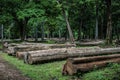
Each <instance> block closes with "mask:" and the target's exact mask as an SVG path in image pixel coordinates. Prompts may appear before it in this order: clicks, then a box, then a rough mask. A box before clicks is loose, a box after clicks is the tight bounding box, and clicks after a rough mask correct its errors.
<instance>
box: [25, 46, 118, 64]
mask: <svg viewBox="0 0 120 80" xmlns="http://www.w3.org/2000/svg"><path fill="white" fill-rule="evenodd" d="M116 52H120V47H118V48H106V49H101V48H88V49H80V48H62V49H49V50H40V51H30V52H26V53H23V54H24V56H25V57H24V61H25V63H28V64H35V63H43V62H49V61H54V60H63V59H67V58H72V57H82V56H92V55H100V54H110V53H116Z"/></svg>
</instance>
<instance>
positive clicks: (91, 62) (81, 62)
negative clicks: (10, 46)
mask: <svg viewBox="0 0 120 80" xmlns="http://www.w3.org/2000/svg"><path fill="white" fill-rule="evenodd" d="M109 62H117V63H120V54H113V55H104V56H93V57H82V58H71V59H68V60H67V62H66V63H65V65H64V66H63V70H62V74H63V75H73V74H75V73H77V72H85V71H90V70H92V69H94V68H101V67H104V66H106V65H107V63H109Z"/></svg>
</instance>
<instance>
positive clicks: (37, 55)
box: [24, 48, 67, 64]
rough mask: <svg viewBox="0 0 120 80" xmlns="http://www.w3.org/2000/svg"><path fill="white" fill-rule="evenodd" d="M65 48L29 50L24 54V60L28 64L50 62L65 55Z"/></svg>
mask: <svg viewBox="0 0 120 80" xmlns="http://www.w3.org/2000/svg"><path fill="white" fill-rule="evenodd" d="M66 51H67V49H66V48H61V49H49V50H41V51H31V52H27V53H26V54H25V55H24V62H25V63H28V64H34V63H42V62H50V61H52V60H59V59H60V60H61V59H64V58H66V57H67V53H66Z"/></svg>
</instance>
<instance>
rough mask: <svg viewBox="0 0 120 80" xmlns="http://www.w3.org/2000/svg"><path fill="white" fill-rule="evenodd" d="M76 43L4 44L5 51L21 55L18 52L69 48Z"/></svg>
mask: <svg viewBox="0 0 120 80" xmlns="http://www.w3.org/2000/svg"><path fill="white" fill-rule="evenodd" d="M75 46H76V45H75V44H42V43H21V44H15V43H12V44H6V43H5V44H4V52H6V53H8V54H9V55H19V54H16V53H19V52H27V51H36V50H47V49H54V48H69V47H75Z"/></svg>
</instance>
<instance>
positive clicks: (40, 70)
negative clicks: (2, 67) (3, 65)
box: [2, 54, 70, 80]
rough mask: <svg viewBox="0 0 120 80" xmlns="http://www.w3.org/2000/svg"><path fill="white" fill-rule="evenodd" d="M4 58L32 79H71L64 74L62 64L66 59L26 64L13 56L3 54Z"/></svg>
mask: <svg viewBox="0 0 120 80" xmlns="http://www.w3.org/2000/svg"><path fill="white" fill-rule="evenodd" d="M2 56H3V58H4V59H5V60H6V61H8V62H9V63H10V64H13V65H14V66H16V67H17V69H19V70H20V71H21V72H22V73H23V75H25V76H28V77H30V78H32V80H69V78H70V77H69V76H62V74H61V71H62V66H63V64H64V63H65V61H58V62H53V63H46V64H39V65H28V64H24V63H23V61H22V60H18V59H17V58H14V57H12V56H8V55H6V54H2Z"/></svg>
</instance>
